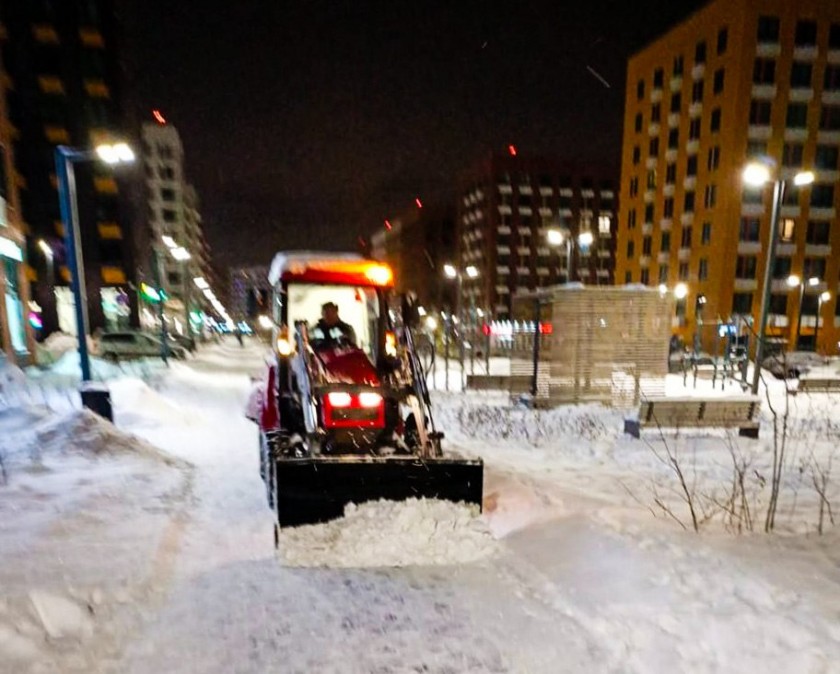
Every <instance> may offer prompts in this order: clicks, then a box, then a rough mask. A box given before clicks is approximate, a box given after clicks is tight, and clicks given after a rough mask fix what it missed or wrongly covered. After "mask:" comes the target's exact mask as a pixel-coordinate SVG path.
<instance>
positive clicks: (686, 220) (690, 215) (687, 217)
mask: <svg viewBox="0 0 840 674" xmlns="http://www.w3.org/2000/svg"><path fill="white" fill-rule="evenodd" d="M693 222H694V211H688V212H686V213H683V214H682V215H681V216H680V224H681V225H690V224H691V223H693Z"/></svg>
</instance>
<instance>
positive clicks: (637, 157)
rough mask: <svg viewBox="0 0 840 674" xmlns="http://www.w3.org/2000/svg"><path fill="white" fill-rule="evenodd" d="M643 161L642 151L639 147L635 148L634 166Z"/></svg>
mask: <svg viewBox="0 0 840 674" xmlns="http://www.w3.org/2000/svg"><path fill="white" fill-rule="evenodd" d="M641 159H642V151H641V149H640V148H639V146H638V145H636V147H634V148H633V164H638V163H639V162H640V161H641Z"/></svg>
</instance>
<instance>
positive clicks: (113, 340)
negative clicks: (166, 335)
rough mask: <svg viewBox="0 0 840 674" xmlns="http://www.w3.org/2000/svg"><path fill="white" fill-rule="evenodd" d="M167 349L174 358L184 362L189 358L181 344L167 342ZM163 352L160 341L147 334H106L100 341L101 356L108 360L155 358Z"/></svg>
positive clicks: (128, 332) (130, 332) (129, 332)
mask: <svg viewBox="0 0 840 674" xmlns="http://www.w3.org/2000/svg"><path fill="white" fill-rule="evenodd" d="M167 347H168V348H169V353H170V355H171V356H172V357H173V358H177V359H178V360H183V359H185V358H186V357H187V350H186V349H185V348H184V347H183V346H181V345H180V344H175V343H173V342H171V341H169V340H167ZM162 352H163V343H162V342H161V341H160V339H159V338H157V337H155V336H154V335H149V334H147V333H145V332H132V331H126V332H106V333H105V334H103V335H102V337H100V339H99V355H100V356H102V358H105V359H106V360H113V361H117V360H127V359H130V358H155V357H160V355H161V353H162Z"/></svg>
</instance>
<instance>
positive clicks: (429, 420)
mask: <svg viewBox="0 0 840 674" xmlns="http://www.w3.org/2000/svg"><path fill="white" fill-rule="evenodd" d="M404 335H405V348H406V352H407V355H408V366H409V369H410V371H411V382H412V387H413V389H414V395H413V396H412V400H410V401H409V404H410V406H411V408H412V412H413V413H414V420H415V422H416V423H417V435H418V437H419V438H420V444H421V447H422V455H423V456H424V457H426V458H429V457H432V456H439V455H440V454H441V447H440V441H441V439H442V438H443V434H441V433H438V432H437V431H436V430H435V420H434V417H433V416H432V400H431V397H430V396H429V387H428V386H427V385H426V374H425V372H424V371H423V365H422V364H421V363H420V357H419V356H418V355H417V349H416V347H415V345H414V333H413V332H412V331H411V328H410V327H409V326H408V325H405V326H404Z"/></svg>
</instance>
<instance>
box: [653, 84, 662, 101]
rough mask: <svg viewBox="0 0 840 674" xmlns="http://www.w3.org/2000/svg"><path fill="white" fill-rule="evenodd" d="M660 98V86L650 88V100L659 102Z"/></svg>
mask: <svg viewBox="0 0 840 674" xmlns="http://www.w3.org/2000/svg"><path fill="white" fill-rule="evenodd" d="M661 100H662V87H659V88H658V89H651V90H650V102H651V103H659V101H661Z"/></svg>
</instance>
